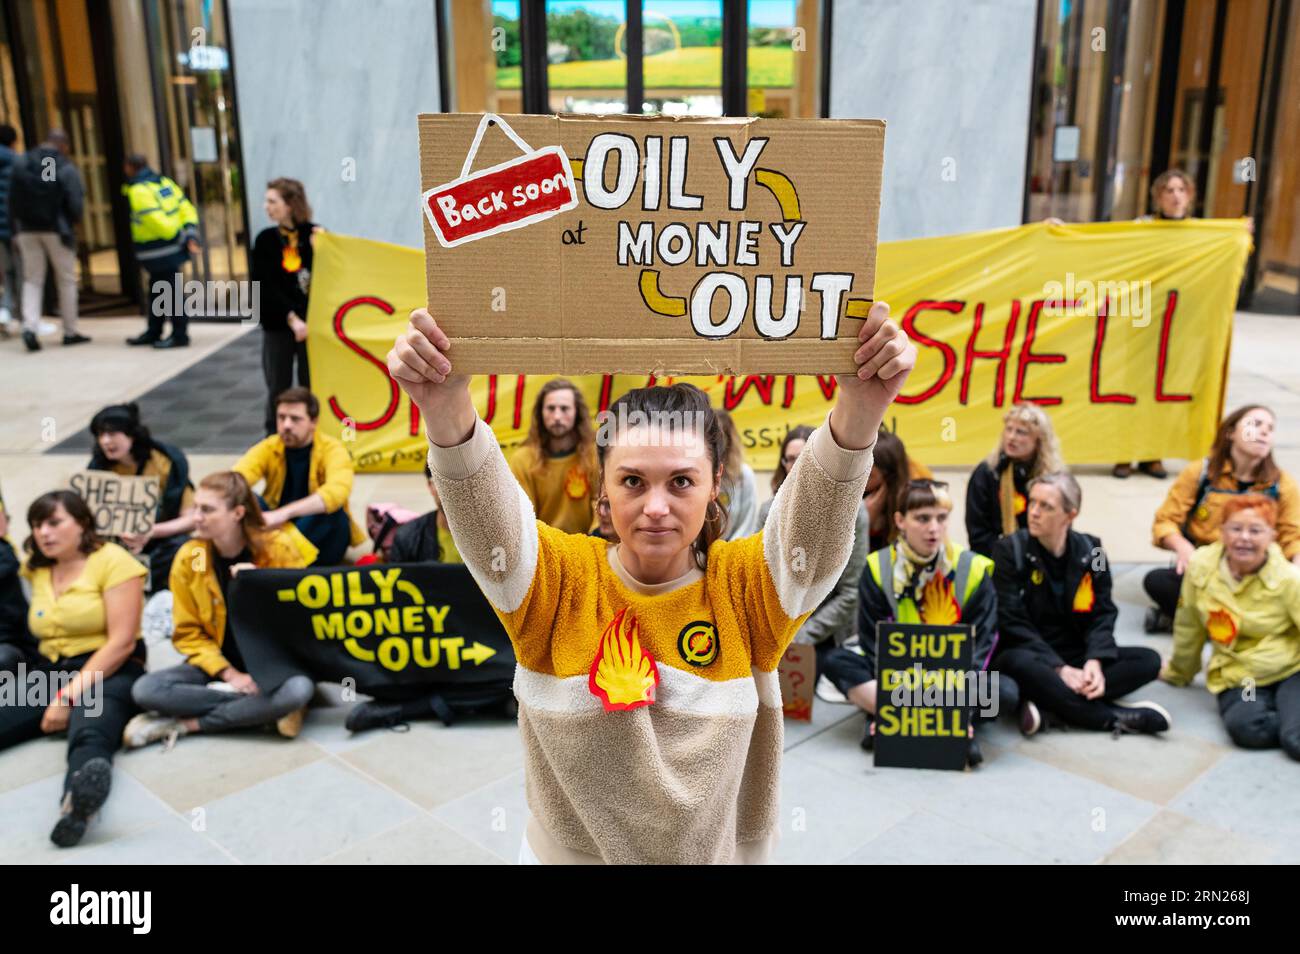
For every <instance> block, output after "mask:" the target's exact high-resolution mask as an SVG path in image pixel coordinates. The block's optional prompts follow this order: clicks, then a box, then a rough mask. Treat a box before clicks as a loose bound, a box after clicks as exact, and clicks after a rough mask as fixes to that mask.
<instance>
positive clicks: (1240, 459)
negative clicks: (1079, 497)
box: [1142, 404, 1300, 633]
mask: <svg viewBox="0 0 1300 954" xmlns="http://www.w3.org/2000/svg"><path fill="white" fill-rule="evenodd" d="M1275 423H1276V418H1275V416H1274V414H1273V412H1272V411H1270V410H1269V409H1268V408H1266V407H1262V406H1261V405H1258V404H1248V405H1246V406H1245V407H1241V408H1238V409H1237V410H1235V411H1233V412H1232V413H1231V414H1229V415H1228V416H1227V417H1225V418H1224V419H1223V423H1222V424H1220V425H1219V431H1218V434H1217V435H1215V438H1214V443H1213V445H1211V447H1210V454H1209V456H1208V457H1206V458H1205V460H1199V461H1193V462H1192V463H1190V464H1188V465H1187V468H1186V469H1185V470H1184V471H1183V472H1182V473H1181V474H1179V475H1178V479H1177V480H1176V481H1174V485H1173V486H1172V487H1171V488H1169V495H1168V496H1167V497H1165V502H1164V503H1163V504H1161V505H1160V509H1159V510H1157V511H1156V519H1155V525H1154V526H1153V527H1152V528H1151V542H1152V543H1154V544H1155V545H1156V546H1158V547H1163V548H1164V549H1166V550H1172V551H1173V552H1174V557H1175V559H1174V565H1173V566H1172V567H1159V568H1157V569H1154V570H1152V571H1151V572H1149V573H1148V574H1147V575H1146V578H1145V579H1144V580H1143V581H1142V586H1143V588H1144V589H1145V590H1146V591H1147V595H1148V596H1149V597H1151V600H1152V602H1154V603H1155V604H1156V606H1155V607H1154V608H1152V609H1150V610H1148V611H1147V618H1146V630H1147V632H1148V633H1167V632H1169V631H1170V628H1171V626H1172V624H1173V616H1174V609H1175V607H1176V606H1177V603H1178V591H1179V588H1180V587H1181V586H1182V582H1183V571H1184V570H1185V569H1186V567H1187V561H1188V560H1190V559H1191V557H1192V552H1193V551H1194V550H1195V549H1196V548H1197V547H1203V546H1205V545H1206V544H1207V543H1214V542H1215V541H1216V540H1218V539H1219V524H1220V523H1221V522H1222V520H1223V507H1224V504H1225V503H1227V502H1228V501H1230V500H1232V499H1233V498H1234V497H1236V496H1238V495H1240V494H1263V495H1264V496H1266V497H1270V498H1272V499H1273V500H1274V501H1276V502H1277V542H1278V545H1279V546H1280V547H1281V548H1282V554H1283V555H1284V556H1285V557H1286V558H1287V559H1288V560H1291V561H1292V562H1300V488H1297V487H1296V482H1295V481H1294V480H1293V479H1292V478H1291V476H1290V475H1289V474H1287V473H1286V472H1285V471H1283V470H1282V469H1281V468H1280V467H1278V466H1277V463H1276V462H1275V461H1274V460H1273V431H1274V426H1275Z"/></svg>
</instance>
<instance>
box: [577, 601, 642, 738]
mask: <svg viewBox="0 0 1300 954" xmlns="http://www.w3.org/2000/svg"><path fill="white" fill-rule="evenodd" d="M625 621H626V622H625ZM658 686H659V666H658V664H657V663H656V662H655V658H654V657H653V656H651V655H650V653H649V652H647V651H646V650H645V649H643V648H642V646H641V626H640V624H639V623H638V622H637V618H636V616H635V615H628V612H627V607H623V609H621V610H619V611H618V615H616V616H615V617H614V619H613V620H612V621H611V622H610V624H609V625H608V626H606V627H605V632H603V633H602V634H601V636H600V644H599V646H597V648H596V658H595V659H593V660H592V662H591V671H590V673H589V674H588V676H587V688H588V689H590V690H591V694H592V695H593V696H595V697H596V698H597V699H599V700H600V701H601V704H602V705H603V706H604V707H605V711H606V712H621V711H625V710H627V709H637V708H640V707H641V706H648V705H653V704H654V701H655V690H656V689H657V688H658Z"/></svg>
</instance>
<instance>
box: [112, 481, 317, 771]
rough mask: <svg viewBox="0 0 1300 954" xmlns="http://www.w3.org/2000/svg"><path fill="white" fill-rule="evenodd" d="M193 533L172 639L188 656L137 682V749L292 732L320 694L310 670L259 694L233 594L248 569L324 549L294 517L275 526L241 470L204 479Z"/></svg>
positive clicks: (177, 570) (181, 558)
mask: <svg viewBox="0 0 1300 954" xmlns="http://www.w3.org/2000/svg"><path fill="white" fill-rule="evenodd" d="M194 513H195V519H196V522H195V527H194V539H193V540H190V541H189V542H187V543H186V544H185V545H184V546H183V547H181V549H180V551H179V552H178V553H177V554H176V560H175V562H173V564H172V572H171V591H172V616H173V618H174V620H175V626H174V628H173V630H172V643H173V644H174V645H175V646H176V648H177V649H178V650H179V651H180V652H181V653H183V654H184V655H185V657H186V661H185V662H183V663H180V664H179V665H176V666H171V667H169V668H167V669H160V670H156V671H154V672H151V673H149V674H148V675H146V676H144V677H143V678H141V679H140V680H139V681H138V682H137V683H136V684H135V686H134V687H133V689H132V696H133V698H134V699H135V702H136V704H137V705H138V706H139V707H140V708H141V709H144V710H146V711H144V712H142V713H140V714H139V715H137V716H135V718H133V719H132V720H131V721H130V722H129V723H127V725H126V728H125V730H124V732H123V736H122V741H123V743H124V744H125V745H126V747H127V748H131V749H135V748H140V747H141V746H144V745H148V744H149V743H151V742H158V741H161V740H163V739H166V738H168V737H169V736H174V737H180V736H183V735H190V734H192V733H195V732H223V731H229V730H231V729H242V728H248V727H251V726H258V725H268V724H270V723H276V728H277V729H278V730H279V732H280V734H281V735H284V736H286V737H288V738H293V737H294V736H296V735H297V734H298V730H299V729H300V728H301V727H302V720H303V710H304V709H305V707H306V705H307V703H308V701H310V699H311V697H312V695H313V694H314V693H315V691H316V685H315V683H313V682H312V681H311V679H309V678H308V677H307V676H305V675H302V674H298V675H294V676H290V677H289V678H288V679H286V680H285V681H284V683H283V684H282V685H281V686H280V687H279V688H278V689H277V690H276V691H275V692H274V693H273V694H271V695H270V696H266V695H263V694H262V693H261V692H259V690H258V687H257V684H256V683H255V682H254V681H253V678H252V676H250V675H249V674H248V672H247V666H246V665H245V664H244V660H243V656H242V654H241V653H240V652H239V646H238V645H237V644H236V643H235V640H234V639H232V638H231V633H230V615H229V612H228V611H227V599H228V593H229V590H230V580H231V578H232V577H233V576H234V575H235V574H236V573H238V572H239V571H240V570H242V569H254V568H267V567H288V568H296V567H305V566H310V565H311V562H312V560H313V559H314V558H315V556H316V548H315V547H314V546H312V544H311V543H310V542H309V541H308V540H307V539H306V537H304V536H303V535H302V534H301V533H300V532H299V531H298V530H297V528H295V527H294V526H293V524H288V525H286V526H284V527H282V528H273V527H268V526H267V525H266V522H265V521H264V520H263V519H262V511H261V508H259V507H258V505H257V498H256V497H254V496H253V492H252V490H250V489H249V486H248V482H247V481H246V480H245V479H244V478H243V476H242V475H240V474H238V473H235V472H225V473H216V474H209V475H208V476H207V477H204V478H203V480H202V481H201V482H200V483H199V489H198V492H197V493H196V501H195V505H194Z"/></svg>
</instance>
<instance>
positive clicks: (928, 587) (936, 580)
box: [921, 573, 961, 626]
mask: <svg viewBox="0 0 1300 954" xmlns="http://www.w3.org/2000/svg"><path fill="white" fill-rule="evenodd" d="M921 619H922V621H924V622H925V623H928V624H929V625H931V626H951V625H953V624H954V623H958V622H960V621H961V605H960V604H959V603H958V602H957V598H956V597H955V596H954V595H953V592H952V581H951V580H949V579H947V578H946V577H942V576H939V574H937V573H936V574H935V575H934V576H932V577H931V578H930V582H929V583H927V584H925V589H923V590H921Z"/></svg>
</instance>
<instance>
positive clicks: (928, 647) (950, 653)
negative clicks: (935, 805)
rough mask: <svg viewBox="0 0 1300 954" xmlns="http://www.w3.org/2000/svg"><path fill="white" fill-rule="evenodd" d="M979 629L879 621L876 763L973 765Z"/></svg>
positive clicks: (958, 767) (935, 766) (943, 766)
mask: <svg viewBox="0 0 1300 954" xmlns="http://www.w3.org/2000/svg"><path fill="white" fill-rule="evenodd" d="M973 642H974V634H973V627H970V626H930V625H926V624H924V623H892V622H889V623H877V624H876V660H877V663H876V666H877V669H878V670H879V682H877V684H876V686H877V688H876V739H875V749H874V751H875V764H876V765H878V766H894V767H900V768H931V769H956V770H958V771H960V770H962V769H964V768H965V767H966V756H967V753H968V752H969V750H970V742H969V741H968V739H967V732H968V731H969V729H968V727H969V725H970V708H971V707H972V706H974V705H975V704H976V700H977V699H978V698H979V695H978V692H976V691H974V690H975V679H976V674H975V673H972V672H971V671H970V668H971V655H972V643H973Z"/></svg>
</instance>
